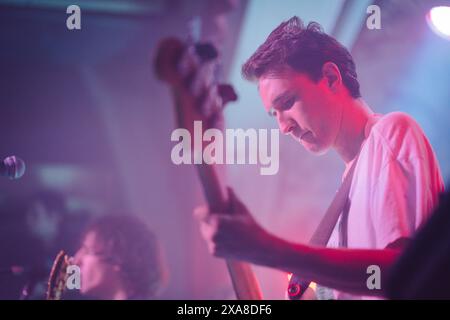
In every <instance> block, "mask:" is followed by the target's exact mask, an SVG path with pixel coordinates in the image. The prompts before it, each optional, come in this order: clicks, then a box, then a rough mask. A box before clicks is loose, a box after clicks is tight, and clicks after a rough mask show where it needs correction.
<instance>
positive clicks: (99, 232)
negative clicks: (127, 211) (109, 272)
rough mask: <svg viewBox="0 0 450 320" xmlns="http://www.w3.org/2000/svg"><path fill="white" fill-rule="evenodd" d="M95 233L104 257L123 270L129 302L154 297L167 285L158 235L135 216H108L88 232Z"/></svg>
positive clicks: (91, 225) (122, 274)
mask: <svg viewBox="0 0 450 320" xmlns="http://www.w3.org/2000/svg"><path fill="white" fill-rule="evenodd" d="M89 232H93V233H94V234H95V236H96V238H97V239H98V241H99V242H100V245H101V246H102V247H103V248H102V249H103V250H102V251H103V254H104V256H105V257H106V258H107V259H108V260H109V261H110V262H111V263H114V264H117V265H119V266H120V267H121V269H120V270H121V276H122V279H123V280H124V283H125V285H126V288H127V291H128V293H129V297H130V299H148V298H152V297H154V296H155V295H156V294H157V293H158V291H159V289H160V288H161V286H162V285H163V284H164V283H165V281H166V277H167V273H166V268H165V266H164V263H163V262H164V260H163V256H162V251H161V248H160V246H159V243H158V241H157V238H156V236H155V235H154V234H153V232H152V231H151V230H150V229H149V227H148V226H147V224H146V223H145V222H144V221H142V220H141V219H139V218H138V217H136V216H132V215H106V216H102V217H100V218H98V219H96V220H94V221H93V222H92V223H91V224H90V225H89V226H88V227H87V228H86V230H85V233H84V234H85V235H86V234H87V233H89Z"/></svg>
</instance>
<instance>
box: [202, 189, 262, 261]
mask: <svg viewBox="0 0 450 320" xmlns="http://www.w3.org/2000/svg"><path fill="white" fill-rule="evenodd" d="M228 201H229V208H230V210H229V212H227V214H224V213H216V212H210V211H209V208H208V207H207V206H199V207H197V208H196V209H195V210H194V216H195V217H196V218H197V219H198V220H199V221H200V230H201V233H202V235H203V237H204V238H205V240H206V242H207V245H208V249H209V251H210V253H211V254H213V255H214V256H216V257H224V258H230V259H235V260H246V261H250V262H255V263H257V261H255V260H254V259H256V258H257V256H259V253H258V251H259V250H261V249H264V248H265V243H266V242H267V241H270V240H271V238H270V235H269V233H268V232H266V231H265V230H264V229H263V228H262V227H261V226H260V225H259V224H258V223H257V222H256V221H255V219H254V218H253V217H252V215H251V214H250V212H249V211H248V209H247V207H246V206H245V205H244V204H243V203H242V202H241V201H240V200H239V199H238V198H237V197H236V195H235V194H234V192H233V190H232V189H230V188H228ZM228 213H229V214H228Z"/></svg>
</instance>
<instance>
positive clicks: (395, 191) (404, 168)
mask: <svg viewBox="0 0 450 320" xmlns="http://www.w3.org/2000/svg"><path fill="white" fill-rule="evenodd" d="M420 161H421V159H418V158H416V159H408V161H407V162H404V163H402V162H400V161H398V160H392V161H389V162H388V163H387V164H386V165H385V166H384V167H383V168H382V169H381V172H380V175H379V179H378V181H377V184H376V186H375V189H374V195H373V197H372V203H373V205H372V208H373V210H372V222H373V224H374V229H375V230H377V232H376V245H377V248H385V247H387V246H388V245H389V244H391V243H393V242H394V241H396V240H397V239H400V238H410V237H411V236H412V235H413V234H414V232H415V231H416V229H417V228H418V227H419V226H420V225H421V224H422V223H423V222H424V221H425V220H426V219H427V217H428V214H429V212H426V211H424V210H421V209H420V208H418V207H417V203H418V202H420V200H419V199H417V197H421V196H423V193H422V192H420V190H419V192H416V189H417V184H418V183H419V180H420V179H419V177H417V176H416V175H417V174H418V170H417V167H420ZM419 174H420V173H419Z"/></svg>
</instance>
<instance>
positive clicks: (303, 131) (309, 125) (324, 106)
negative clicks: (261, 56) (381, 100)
mask: <svg viewBox="0 0 450 320" xmlns="http://www.w3.org/2000/svg"><path fill="white" fill-rule="evenodd" d="M258 87H259V93H260V95H261V98H262V101H263V104H264V108H265V109H266V111H267V112H269V114H271V115H273V116H274V117H276V118H277V121H278V125H279V127H280V131H281V132H282V133H284V134H290V135H291V136H292V137H293V138H294V139H295V140H297V141H298V142H300V143H301V144H302V145H303V146H304V147H305V148H306V149H307V150H308V151H311V152H313V153H317V154H322V153H325V152H326V151H327V150H328V149H329V148H330V147H332V146H333V144H334V142H335V140H336V136H337V134H338V131H339V127H340V122H341V115H342V103H341V102H340V99H339V96H338V95H337V94H335V93H334V92H333V91H332V90H331V89H330V87H329V85H328V80H327V78H325V77H323V78H322V79H321V80H319V81H318V82H317V83H315V82H313V81H312V80H310V78H309V77H308V76H307V75H304V74H302V73H297V72H293V71H286V72H285V73H284V74H283V75H280V76H277V77H261V78H260V79H259V85H258Z"/></svg>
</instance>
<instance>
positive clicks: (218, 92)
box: [154, 38, 237, 129]
mask: <svg viewBox="0 0 450 320" xmlns="http://www.w3.org/2000/svg"><path fill="white" fill-rule="evenodd" d="M218 58H219V54H218V52H217V50H216V48H215V47H214V46H213V45H212V44H211V43H194V44H185V43H183V42H182V41H180V40H178V39H176V38H166V39H163V40H162V41H161V42H160V43H159V46H158V49H157V54H156V58H155V61H154V68H155V73H156V75H157V77H158V78H159V79H160V80H162V81H164V82H167V83H168V84H169V85H170V86H171V88H172V90H173V91H174V94H175V95H176V98H177V110H176V111H177V114H178V125H179V126H181V127H184V128H188V129H189V128H190V127H191V125H192V122H193V121H195V120H201V121H204V122H205V127H218V126H219V123H220V122H221V118H222V110H223V108H224V106H225V104H227V103H228V102H230V101H235V100H237V95H236V93H235V91H234V89H233V87H232V86H231V85H228V84H220V83H219V82H218V81H217V78H218V73H219V63H218Z"/></svg>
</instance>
